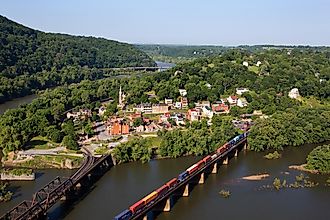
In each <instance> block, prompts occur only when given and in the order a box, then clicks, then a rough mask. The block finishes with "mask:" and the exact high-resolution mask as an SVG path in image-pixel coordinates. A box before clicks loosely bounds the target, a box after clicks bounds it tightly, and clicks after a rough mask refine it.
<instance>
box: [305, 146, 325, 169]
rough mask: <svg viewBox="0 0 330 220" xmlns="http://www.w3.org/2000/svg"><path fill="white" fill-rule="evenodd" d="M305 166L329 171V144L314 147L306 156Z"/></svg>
mask: <svg viewBox="0 0 330 220" xmlns="http://www.w3.org/2000/svg"><path fill="white" fill-rule="evenodd" d="M307 168H308V169H311V170H317V171H319V172H321V173H329V172H330V145H323V146H319V147H317V148H315V149H314V150H312V152H310V153H309V155H308V157H307Z"/></svg>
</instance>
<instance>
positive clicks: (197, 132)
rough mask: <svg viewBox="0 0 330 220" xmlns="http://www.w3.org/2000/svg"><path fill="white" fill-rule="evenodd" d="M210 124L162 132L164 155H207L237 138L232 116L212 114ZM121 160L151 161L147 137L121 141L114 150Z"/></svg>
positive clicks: (162, 154) (200, 123)
mask: <svg viewBox="0 0 330 220" xmlns="http://www.w3.org/2000/svg"><path fill="white" fill-rule="evenodd" d="M212 120H213V124H212V126H211V127H209V126H208V125H207V122H206V121H202V122H195V123H193V124H192V125H191V127H189V128H188V129H186V130H179V129H175V130H173V131H160V132H159V137H160V138H161V142H160V147H159V148H158V150H157V153H158V154H159V156H161V157H171V158H177V157H180V156H183V155H197V156H200V155H206V154H209V153H210V152H212V151H214V150H215V149H216V148H217V147H219V146H221V145H223V144H224V143H226V142H227V141H228V140H229V139H231V138H232V137H234V136H235V135H236V134H237V132H236V130H235V128H234V127H233V125H232V123H231V122H230V120H229V119H224V118H222V117H220V116H215V117H213V119H212ZM113 153H114V156H115V158H116V160H117V161H118V162H122V163H124V162H129V161H137V160H142V161H148V160H150V159H151V158H152V157H153V155H152V150H151V146H150V144H149V143H148V141H147V140H145V139H136V138H135V139H133V140H131V141H129V142H127V143H124V144H121V145H120V146H118V147H116V148H115V149H114V151H113Z"/></svg>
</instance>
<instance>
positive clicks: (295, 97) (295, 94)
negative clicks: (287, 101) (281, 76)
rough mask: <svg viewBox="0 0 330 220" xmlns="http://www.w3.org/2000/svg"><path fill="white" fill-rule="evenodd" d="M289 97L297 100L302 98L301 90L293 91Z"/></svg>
mask: <svg viewBox="0 0 330 220" xmlns="http://www.w3.org/2000/svg"><path fill="white" fill-rule="evenodd" d="M288 96H289V97H290V98H291V99H297V98H298V97H300V94H299V90H298V89H297V88H293V89H291V91H290V92H289V94H288Z"/></svg>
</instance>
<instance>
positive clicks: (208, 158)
mask: <svg viewBox="0 0 330 220" xmlns="http://www.w3.org/2000/svg"><path fill="white" fill-rule="evenodd" d="M211 160H212V159H211V156H210V155H208V156H206V157H204V158H203V161H204V163H205V164H207V163H208V162H210V161H211Z"/></svg>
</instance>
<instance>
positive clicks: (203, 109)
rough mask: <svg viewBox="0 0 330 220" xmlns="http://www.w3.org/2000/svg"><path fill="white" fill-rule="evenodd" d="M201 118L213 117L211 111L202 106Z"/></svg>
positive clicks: (207, 107)
mask: <svg viewBox="0 0 330 220" xmlns="http://www.w3.org/2000/svg"><path fill="white" fill-rule="evenodd" d="M202 116H203V117H207V118H212V117H213V111H212V109H211V108H210V107H209V106H203V107H202Z"/></svg>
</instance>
